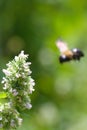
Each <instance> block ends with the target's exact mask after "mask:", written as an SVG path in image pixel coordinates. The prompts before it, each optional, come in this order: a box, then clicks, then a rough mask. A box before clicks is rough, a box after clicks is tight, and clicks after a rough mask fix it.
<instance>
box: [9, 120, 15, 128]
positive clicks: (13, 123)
mask: <svg viewBox="0 0 87 130" xmlns="http://www.w3.org/2000/svg"><path fill="white" fill-rule="evenodd" d="M10 125H11V126H12V127H14V126H15V125H16V124H15V121H14V120H13V119H12V120H11V124H10Z"/></svg>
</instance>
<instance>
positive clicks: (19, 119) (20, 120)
mask: <svg viewBox="0 0 87 130" xmlns="http://www.w3.org/2000/svg"><path fill="white" fill-rule="evenodd" d="M22 121H23V119H22V118H18V124H19V126H20V125H21V124H22Z"/></svg>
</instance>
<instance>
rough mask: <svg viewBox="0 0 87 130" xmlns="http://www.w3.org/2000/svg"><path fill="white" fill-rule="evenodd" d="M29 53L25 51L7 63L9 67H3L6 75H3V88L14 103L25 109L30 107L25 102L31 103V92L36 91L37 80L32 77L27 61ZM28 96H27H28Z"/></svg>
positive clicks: (29, 63)
mask: <svg viewBox="0 0 87 130" xmlns="http://www.w3.org/2000/svg"><path fill="white" fill-rule="evenodd" d="M27 59H28V55H25V54H24V51H21V53H20V54H19V55H18V56H15V58H14V60H12V61H11V62H9V63H8V64H7V69H3V72H4V74H5V77H3V80H2V84H3V89H4V90H5V91H6V92H7V93H8V98H9V99H10V100H11V101H12V100H14V105H15V106H17V107H18V106H19V107H20V108H23V109H26V108H27V109H28V108H29V109H30V107H26V106H27V105H25V104H30V101H31V100H30V94H32V92H33V91H34V88H33V87H34V85H35V82H34V80H33V79H32V78H31V70H30V65H31V62H27ZM26 97H27V98H26Z"/></svg>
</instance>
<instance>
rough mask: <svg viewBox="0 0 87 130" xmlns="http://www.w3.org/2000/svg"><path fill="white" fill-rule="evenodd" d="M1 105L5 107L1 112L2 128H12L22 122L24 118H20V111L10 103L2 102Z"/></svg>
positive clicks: (0, 122)
mask: <svg viewBox="0 0 87 130" xmlns="http://www.w3.org/2000/svg"><path fill="white" fill-rule="evenodd" d="M0 107H2V108H3V109H2V111H1V112H0V128H3V129H6V130H7V129H9V130H11V129H16V128H17V127H18V126H20V125H21V124H22V121H23V119H22V118H20V114H19V112H18V111H17V110H16V109H14V108H13V107H12V106H11V104H10V103H4V104H0Z"/></svg>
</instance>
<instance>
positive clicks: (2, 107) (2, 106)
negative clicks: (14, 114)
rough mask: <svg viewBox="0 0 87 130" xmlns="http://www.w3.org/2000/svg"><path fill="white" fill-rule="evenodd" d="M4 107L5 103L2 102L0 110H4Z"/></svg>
mask: <svg viewBox="0 0 87 130" xmlns="http://www.w3.org/2000/svg"><path fill="white" fill-rule="evenodd" d="M3 109H4V105H2V104H0V112H2V111H3Z"/></svg>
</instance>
